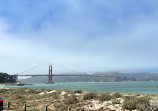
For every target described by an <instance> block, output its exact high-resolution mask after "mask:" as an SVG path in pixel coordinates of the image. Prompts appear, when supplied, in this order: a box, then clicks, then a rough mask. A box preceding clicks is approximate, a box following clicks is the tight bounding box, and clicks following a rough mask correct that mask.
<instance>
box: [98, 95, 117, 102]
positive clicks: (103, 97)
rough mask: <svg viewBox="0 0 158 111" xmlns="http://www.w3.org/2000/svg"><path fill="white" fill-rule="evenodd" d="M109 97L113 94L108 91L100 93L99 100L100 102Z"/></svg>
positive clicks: (111, 97)
mask: <svg viewBox="0 0 158 111" xmlns="http://www.w3.org/2000/svg"><path fill="white" fill-rule="evenodd" d="M111 99H114V96H112V95H111V94H109V93H103V94H101V95H100V97H99V101H100V102H104V101H109V100H111Z"/></svg>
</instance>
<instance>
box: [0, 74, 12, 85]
mask: <svg viewBox="0 0 158 111" xmlns="http://www.w3.org/2000/svg"><path fill="white" fill-rule="evenodd" d="M13 82H15V80H14V79H13V77H12V76H10V75H9V74H7V73H2V72H0V83H13Z"/></svg>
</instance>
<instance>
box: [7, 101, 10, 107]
mask: <svg viewBox="0 0 158 111" xmlns="http://www.w3.org/2000/svg"><path fill="white" fill-rule="evenodd" d="M7 109H10V102H9V101H8V103H7Z"/></svg>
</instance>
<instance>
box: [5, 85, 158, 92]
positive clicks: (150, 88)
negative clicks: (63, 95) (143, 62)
mask: <svg viewBox="0 0 158 111" xmlns="http://www.w3.org/2000/svg"><path fill="white" fill-rule="evenodd" d="M5 87H6V88H32V89H43V88H45V89H53V90H57V89H61V90H65V89H68V90H84V91H101V92H107V91H109V92H120V93H138V94H158V82H68V83H55V84H34V85H25V86H5Z"/></svg>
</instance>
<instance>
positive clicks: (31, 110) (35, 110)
mask: <svg viewBox="0 0 158 111" xmlns="http://www.w3.org/2000/svg"><path fill="white" fill-rule="evenodd" d="M16 111H24V109H17V110H16ZM27 111H39V109H37V108H27Z"/></svg>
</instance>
